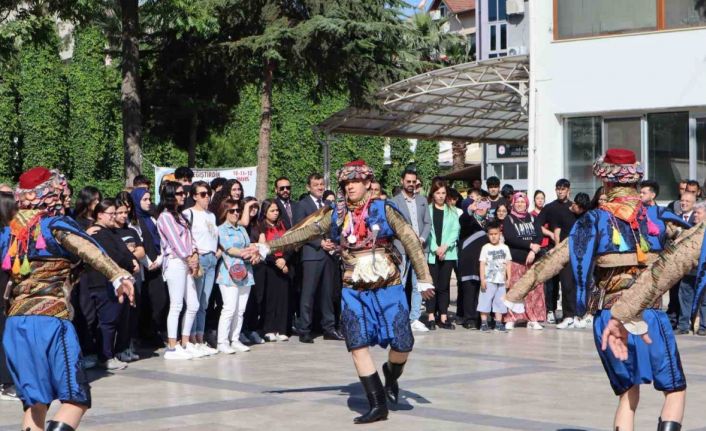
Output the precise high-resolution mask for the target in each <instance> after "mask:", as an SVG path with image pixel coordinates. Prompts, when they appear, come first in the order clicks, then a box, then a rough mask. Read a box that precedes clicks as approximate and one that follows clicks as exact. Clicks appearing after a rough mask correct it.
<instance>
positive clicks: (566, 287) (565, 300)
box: [559, 265, 576, 319]
mask: <svg viewBox="0 0 706 431" xmlns="http://www.w3.org/2000/svg"><path fill="white" fill-rule="evenodd" d="M559 278H560V279H561V309H562V318H563V319H566V318H567V317H575V316H576V285H575V284H574V273H573V270H572V268H571V265H566V266H565V267H564V268H563V269H562V270H561V272H560V273H559Z"/></svg>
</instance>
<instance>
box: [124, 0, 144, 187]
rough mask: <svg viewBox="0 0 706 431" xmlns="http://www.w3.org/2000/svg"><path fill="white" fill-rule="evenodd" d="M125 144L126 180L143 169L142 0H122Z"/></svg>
mask: <svg viewBox="0 0 706 431" xmlns="http://www.w3.org/2000/svg"><path fill="white" fill-rule="evenodd" d="M120 6H121V9H122V24H123V29H122V55H123V58H122V74H123V82H122V87H121V93H122V97H121V100H122V110H123V147H124V150H125V184H126V185H127V186H131V185H132V180H133V179H134V178H135V176H137V175H139V174H141V173H142V106H141V104H142V102H141V100H140V75H139V72H140V45H139V34H140V24H139V16H138V0H121V1H120Z"/></svg>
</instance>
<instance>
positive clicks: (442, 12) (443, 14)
mask: <svg viewBox="0 0 706 431" xmlns="http://www.w3.org/2000/svg"><path fill="white" fill-rule="evenodd" d="M447 14H448V10H447V9H446V5H445V4H444V2H441V4H440V5H439V16H441V17H442V18H445V17H446V15H447Z"/></svg>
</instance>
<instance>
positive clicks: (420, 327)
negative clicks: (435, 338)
mask: <svg viewBox="0 0 706 431" xmlns="http://www.w3.org/2000/svg"><path fill="white" fill-rule="evenodd" d="M411 326H412V331H414V332H429V328H427V326H426V325H425V324H423V323H422V322H420V321H419V320H414V321H412V324H411Z"/></svg>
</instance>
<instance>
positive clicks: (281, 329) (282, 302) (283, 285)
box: [262, 265, 289, 335]
mask: <svg viewBox="0 0 706 431" xmlns="http://www.w3.org/2000/svg"><path fill="white" fill-rule="evenodd" d="M263 266H264V268H263V269H264V271H263V273H264V274H263V277H262V282H263V283H264V287H265V318H264V325H263V331H264V332H265V333H279V334H282V335H284V334H286V333H287V329H288V328H287V313H288V310H289V276H288V275H287V274H284V273H282V271H280V270H279V269H278V268H277V267H275V266H272V265H263Z"/></svg>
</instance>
